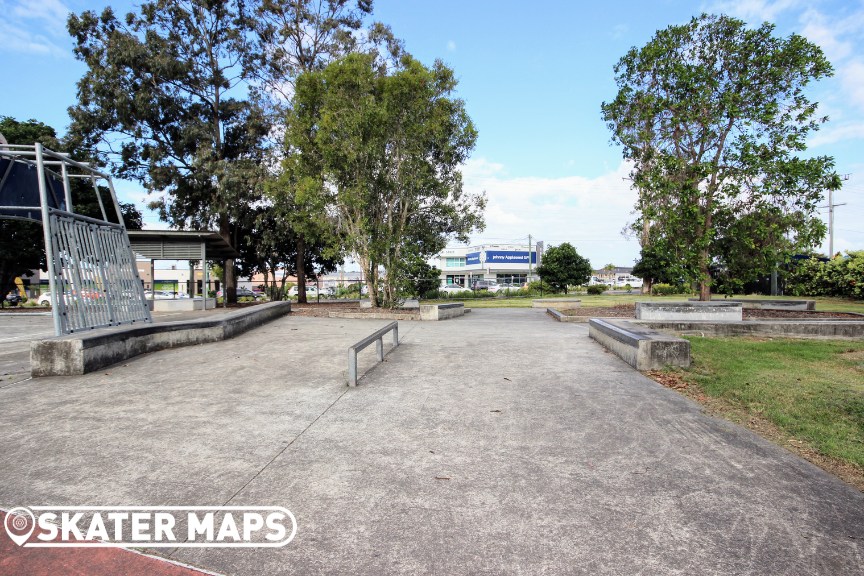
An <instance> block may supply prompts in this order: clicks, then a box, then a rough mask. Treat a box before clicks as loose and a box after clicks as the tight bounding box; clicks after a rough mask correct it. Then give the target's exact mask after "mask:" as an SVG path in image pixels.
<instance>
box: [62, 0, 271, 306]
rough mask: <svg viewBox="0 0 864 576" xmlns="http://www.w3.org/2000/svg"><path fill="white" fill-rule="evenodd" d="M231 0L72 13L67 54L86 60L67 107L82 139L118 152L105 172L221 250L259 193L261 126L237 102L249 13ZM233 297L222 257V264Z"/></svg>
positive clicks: (165, 0) (174, 0)
mask: <svg viewBox="0 0 864 576" xmlns="http://www.w3.org/2000/svg"><path fill="white" fill-rule="evenodd" d="M250 16H251V15H250V14H249V13H248V11H247V9H246V5H245V2H243V1H242V0H226V1H224V2H213V1H209V0H152V1H149V2H144V3H143V4H142V5H141V8H140V12H137V13H134V12H133V13H129V14H127V16H126V18H125V19H124V20H123V21H120V20H118V19H117V18H116V17H115V16H114V13H113V12H112V10H111V9H110V8H106V9H105V10H104V11H103V12H102V14H101V15H98V16H97V15H96V14H95V13H93V12H90V11H87V12H84V13H82V14H81V15H74V14H73V15H71V16H70V17H69V21H68V28H69V32H70V34H72V36H73V37H74V38H75V41H76V47H75V55H76V57H77V58H78V59H80V60H82V61H83V62H84V63H85V64H86V65H87V71H86V73H85V75H84V77H83V78H82V79H81V80H80V81H79V83H78V104H77V105H76V106H73V107H72V108H70V110H69V112H70V115H71V116H72V119H73V130H74V131H75V132H77V133H80V134H82V136H83V141H84V144H85V145H87V146H90V147H93V148H94V149H95V148H99V149H101V150H103V151H107V153H108V154H113V155H116V156H117V157H118V159H119V160H120V162H119V163H117V164H115V166H116V173H117V174H118V175H119V176H121V177H124V178H130V179H135V180H138V181H140V182H142V183H143V184H144V185H145V186H146V188H147V189H148V191H149V192H151V193H154V194H158V195H160V196H159V198H158V199H157V200H155V201H154V202H153V203H152V206H153V207H154V208H157V209H158V210H159V211H160V215H161V217H162V218H163V219H165V220H167V221H168V222H170V223H171V224H172V225H174V226H177V227H179V228H188V227H197V228H210V227H216V228H217V229H218V231H219V233H220V234H221V235H222V236H223V237H224V238H225V240H226V241H227V242H228V243H229V244H230V245H232V246H235V245H237V236H238V235H239V234H240V230H241V227H242V224H243V223H242V222H241V217H242V213H241V212H242V210H243V208H244V207H245V206H248V205H249V204H251V203H253V202H254V201H256V200H257V199H259V198H260V195H261V190H260V186H259V185H258V182H259V180H260V176H261V174H260V170H259V166H260V161H261V158H262V153H263V152H262V149H261V146H260V143H261V140H262V138H263V137H264V135H265V134H266V133H267V130H268V126H267V123H266V122H265V119H264V116H263V114H262V112H261V110H260V109H259V108H258V107H256V106H254V105H253V104H251V102H250V101H249V100H248V99H247V98H246V92H247V91H246V89H245V81H246V80H247V78H248V77H249V75H250V70H249V66H250V65H251V64H252V63H253V59H252V58H251V57H250V50H251V48H252V43H251V42H250V37H251V25H252V24H251V22H252V21H251V18H250ZM225 277H226V278H225V283H226V292H227V295H228V299H229V301H232V300H234V299H235V298H236V278H235V273H234V263H233V261H230V260H229V261H227V262H226V267H225Z"/></svg>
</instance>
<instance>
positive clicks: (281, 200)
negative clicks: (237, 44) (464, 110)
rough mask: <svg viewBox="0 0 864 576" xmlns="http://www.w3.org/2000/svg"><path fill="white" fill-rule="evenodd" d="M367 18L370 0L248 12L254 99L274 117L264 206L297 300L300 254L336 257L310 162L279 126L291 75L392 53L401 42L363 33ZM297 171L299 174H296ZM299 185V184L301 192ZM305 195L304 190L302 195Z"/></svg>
mask: <svg viewBox="0 0 864 576" xmlns="http://www.w3.org/2000/svg"><path fill="white" fill-rule="evenodd" d="M371 13H372V1H371V0H292V1H288V2H283V1H278V0H261V2H260V4H258V5H257V7H256V10H255V14H256V18H255V32H256V38H257V42H258V48H257V49H256V50H255V51H254V53H255V55H253V59H255V61H256V62H255V65H254V66H251V67H250V68H251V69H252V70H254V71H255V77H254V84H253V94H254V97H255V99H256V101H257V102H260V103H261V105H262V106H263V107H264V108H265V109H267V110H268V113H269V114H270V115H271V117H272V118H273V125H274V130H273V132H272V134H271V136H274V137H275V139H276V141H277V143H278V144H277V145H275V146H273V147H272V148H271V154H272V161H271V165H272V166H273V167H274V168H273V169H272V170H271V171H270V174H269V176H268V180H267V185H266V189H267V192H268V200H267V201H268V203H271V205H272V207H273V210H275V211H278V212H279V213H280V214H281V215H282V217H281V218H280V219H278V220H274V221H273V224H274V225H276V226H282V227H285V228H287V230H284V231H283V232H282V233H283V234H285V235H287V236H290V237H291V238H293V239H294V242H296V247H295V248H296V249H294V250H293V252H294V254H295V260H294V262H293V263H291V264H290V265H287V268H291V269H292V270H293V271H294V272H295V273H296V275H297V280H298V301H300V302H305V301H306V282H305V278H306V262H307V260H309V258H308V256H309V255H308V254H307V252H312V253H315V254H318V255H320V257H321V258H324V260H321V258H319V257H316V258H315V259H316V260H319V261H321V262H324V261H328V260H329V259H333V258H338V254H337V252H339V249H340V245H339V244H338V242H336V240H338V234H334V230H333V226H332V222H330V221H329V220H328V219H327V218H326V217H324V216H325V214H324V213H323V212H322V210H323V209H322V207H321V206H320V204H319V203H317V202H316V201H315V198H317V197H318V195H315V194H309V193H308V187H309V186H310V185H313V186H314V182H316V181H317V182H319V183H320V181H321V175H320V173H317V174H316V173H314V172H310V167H314V166H313V165H314V162H308V161H305V160H299V159H297V158H293V157H292V156H293V155H295V154H296V153H297V150H296V149H292V148H291V147H290V146H282V144H284V143H285V139H284V136H285V133H284V122H285V117H286V115H288V114H289V111H290V108H291V100H292V98H293V95H294V89H295V83H296V80H297V77H298V76H299V75H301V74H303V73H308V72H313V71H317V70H321V69H323V68H324V67H325V66H326V65H327V64H328V63H330V62H332V61H333V60H335V59H337V58H339V57H342V56H344V55H346V54H349V53H350V52H353V51H358V50H367V51H368V50H370V49H372V48H374V49H376V50H380V51H382V52H383V53H386V54H390V55H398V54H399V53H400V52H401V51H402V44H401V42H400V41H399V40H397V39H396V38H395V37H394V36H393V34H392V32H391V31H390V29H389V28H388V27H387V26H385V25H383V24H380V23H372V24H371V25H370V26H369V28H368V29H365V30H363V29H362V26H363V23H364V19H365V18H367V17H368V16H370V15H371ZM301 172H302V174H300V173H301ZM301 186H305V189H304V188H302V187H301ZM304 190H305V191H304Z"/></svg>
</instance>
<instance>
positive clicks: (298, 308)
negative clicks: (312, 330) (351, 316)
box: [291, 302, 371, 318]
mask: <svg viewBox="0 0 864 576" xmlns="http://www.w3.org/2000/svg"><path fill="white" fill-rule="evenodd" d="M364 310H371V308H362V309H361V308H360V304H359V303H357V302H321V303H320V304H319V303H317V302H308V303H306V304H299V303H297V302H292V303H291V313H292V314H296V315H297V316H315V317H318V318H327V317H328V316H329V314H330V312H331V311H340V312H363V311H364Z"/></svg>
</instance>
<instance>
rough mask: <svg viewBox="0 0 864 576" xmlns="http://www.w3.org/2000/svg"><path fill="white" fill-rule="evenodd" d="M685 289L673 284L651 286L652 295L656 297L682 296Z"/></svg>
mask: <svg viewBox="0 0 864 576" xmlns="http://www.w3.org/2000/svg"><path fill="white" fill-rule="evenodd" d="M681 292H683V289H682V288H681V287H680V286H673V285H671V284H662V283H661V284H654V285H653V286H651V294H653V295H654V296H672V295H673V294H681Z"/></svg>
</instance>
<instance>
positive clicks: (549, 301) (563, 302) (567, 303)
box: [531, 298, 582, 310]
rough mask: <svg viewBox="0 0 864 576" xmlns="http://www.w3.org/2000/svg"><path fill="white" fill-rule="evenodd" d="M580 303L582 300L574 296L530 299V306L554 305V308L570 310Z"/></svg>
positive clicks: (545, 306) (544, 306)
mask: <svg viewBox="0 0 864 576" xmlns="http://www.w3.org/2000/svg"><path fill="white" fill-rule="evenodd" d="M580 304H582V300H578V299H576V298H539V299H537V300H532V301H531V307H532V308H546V309H547V310H548V309H549V308H550V307H554V308H555V309H556V310H572V309H574V308H578V307H579V306H580Z"/></svg>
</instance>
